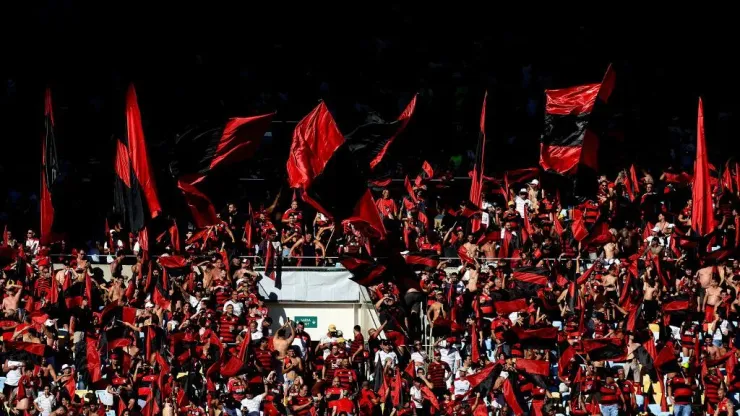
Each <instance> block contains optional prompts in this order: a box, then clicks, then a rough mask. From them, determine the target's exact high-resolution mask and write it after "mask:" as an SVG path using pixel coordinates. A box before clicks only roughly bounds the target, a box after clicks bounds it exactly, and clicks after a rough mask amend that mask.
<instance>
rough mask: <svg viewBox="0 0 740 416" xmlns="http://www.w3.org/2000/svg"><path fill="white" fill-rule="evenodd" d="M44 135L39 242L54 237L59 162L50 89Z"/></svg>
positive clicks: (46, 96)
mask: <svg viewBox="0 0 740 416" xmlns="http://www.w3.org/2000/svg"><path fill="white" fill-rule="evenodd" d="M44 125H45V129H46V132H45V135H44V140H43V141H42V142H41V238H40V240H41V244H49V243H50V242H52V240H53V239H54V236H53V231H52V229H53V226H54V203H53V200H52V189H53V186H54V183H55V182H56V178H57V172H58V171H59V163H58V161H57V145H56V137H55V136H54V110H53V108H52V105H51V90H50V89H48V88H47V89H46V94H45V96H44Z"/></svg>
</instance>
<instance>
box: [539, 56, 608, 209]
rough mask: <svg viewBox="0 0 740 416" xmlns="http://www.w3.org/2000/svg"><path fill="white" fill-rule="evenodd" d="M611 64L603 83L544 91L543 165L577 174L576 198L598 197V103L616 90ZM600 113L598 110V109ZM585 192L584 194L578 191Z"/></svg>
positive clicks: (605, 99) (553, 170)
mask: <svg viewBox="0 0 740 416" xmlns="http://www.w3.org/2000/svg"><path fill="white" fill-rule="evenodd" d="M615 78H616V77H615V73H614V71H613V70H612V67H611V65H610V66H609V67H608V68H607V70H606V74H605V75H604V78H603V80H602V82H601V83H597V84H586V85H578V86H575V87H569V88H563V89H556V90H545V95H546V105H545V131H544V133H543V134H542V142H541V144H540V166H542V168H543V169H545V170H548V171H552V172H555V173H558V174H561V175H567V176H573V175H576V174H578V178H577V183H576V196H590V195H595V194H596V187H597V182H596V171H597V170H598V152H599V130H600V129H601V128H602V126H599V125H597V124H599V122H600V121H602V120H599V119H596V118H594V115H596V116H598V114H597V113H595V107H597V101H599V102H601V103H602V104H605V103H606V102H607V101H608V100H609V96H610V95H611V93H612V91H613V89H614V82H615ZM597 111H598V110H597ZM579 191H583V192H579Z"/></svg>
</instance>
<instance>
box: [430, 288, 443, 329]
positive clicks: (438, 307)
mask: <svg viewBox="0 0 740 416" xmlns="http://www.w3.org/2000/svg"><path fill="white" fill-rule="evenodd" d="M435 299H436V301H435V302H434V303H433V304H432V305H431V306H430V307H429V309H428V310H427V320H428V322H429V323H430V324H431V325H432V326H434V321H436V320H437V319H439V318H440V317H441V318H442V319H447V312H445V308H444V304H443V303H442V302H444V299H445V297H444V295H443V294H442V292H437V294H436V296H435Z"/></svg>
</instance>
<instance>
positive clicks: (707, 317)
mask: <svg viewBox="0 0 740 416" xmlns="http://www.w3.org/2000/svg"><path fill="white" fill-rule="evenodd" d="M719 284H720V282H719V280H718V279H717V278H713V279H712V281H711V282H710V283H709V287H708V288H706V289H705V291H704V299H703V302H702V305H701V308H700V309H699V312H701V311H702V309H703V310H704V321H705V322H706V323H711V322H712V321H714V309H715V307H716V306H719V304H720V303H721V302H722V296H720V292H721V289H720V287H719Z"/></svg>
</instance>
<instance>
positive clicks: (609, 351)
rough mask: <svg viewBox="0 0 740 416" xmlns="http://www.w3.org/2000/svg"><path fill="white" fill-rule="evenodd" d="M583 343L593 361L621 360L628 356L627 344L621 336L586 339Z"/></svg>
mask: <svg viewBox="0 0 740 416" xmlns="http://www.w3.org/2000/svg"><path fill="white" fill-rule="evenodd" d="M582 344H583V351H584V352H585V353H586V354H588V356H589V358H590V359H591V360H592V361H605V360H609V361H621V360H623V359H624V358H625V357H626V356H627V345H626V344H625V343H624V341H623V340H622V339H619V338H597V339H584V340H583V341H582Z"/></svg>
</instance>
